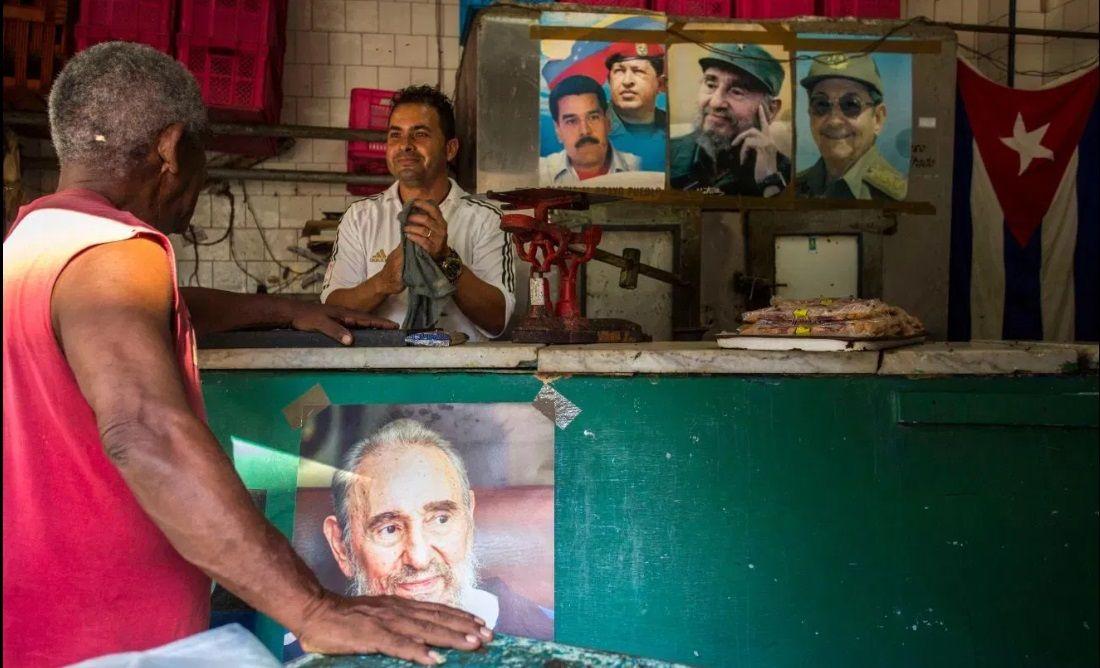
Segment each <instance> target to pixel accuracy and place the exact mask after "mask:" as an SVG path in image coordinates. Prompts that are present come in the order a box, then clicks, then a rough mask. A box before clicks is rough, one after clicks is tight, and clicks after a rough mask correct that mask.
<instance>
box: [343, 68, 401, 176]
mask: <svg viewBox="0 0 1100 668" xmlns="http://www.w3.org/2000/svg"><path fill="white" fill-rule="evenodd" d="M393 93H394V91H392V90H379V89H377V88H352V89H351V106H350V110H349V112H348V127H349V128H352V129H354V130H378V131H385V130H386V129H387V128H388V127H389V121H390V110H391V109H392V108H393ZM348 173H349V174H374V175H385V174H389V168H388V167H387V166H386V142H385V141H349V142H348ZM385 189H386V186H374V185H353V184H350V183H349V184H348V192H349V193H351V194H352V195H373V194H375V193H378V192H382V191H383V190H385Z"/></svg>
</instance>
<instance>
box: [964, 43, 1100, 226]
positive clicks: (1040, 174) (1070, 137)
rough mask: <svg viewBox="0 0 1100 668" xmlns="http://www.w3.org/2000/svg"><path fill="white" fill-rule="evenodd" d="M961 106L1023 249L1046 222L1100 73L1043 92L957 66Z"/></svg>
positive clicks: (1078, 137) (995, 190)
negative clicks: (997, 81) (1005, 83)
mask: <svg viewBox="0 0 1100 668" xmlns="http://www.w3.org/2000/svg"><path fill="white" fill-rule="evenodd" d="M958 80H959V92H960V95H961V97H962V103H963V104H962V106H963V109H960V110H959V112H958V113H965V114H966V115H967V118H968V119H969V120H970V127H971V129H972V130H973V132H974V142H975V144H976V145H977V149H978V154H979V155H980V158H981V160H982V163H983V164H984V165H985V168H986V171H987V172H988V173H989V180H990V182H991V183H992V184H993V190H994V192H996V193H997V200H998V201H999V202H1000V204H1001V210H1002V211H1004V216H1005V225H1007V226H1008V229H1009V230H1010V231H1011V232H1012V236H1013V237H1014V238H1015V239H1016V242H1017V243H1019V244H1020V246H1021V247H1024V246H1026V245H1027V244H1028V242H1029V241H1030V240H1031V236H1032V235H1033V234H1034V233H1035V230H1037V229H1038V228H1039V225H1040V224H1041V223H1042V222H1043V216H1044V215H1046V212H1047V210H1048V209H1049V208H1050V204H1051V201H1052V200H1053V199H1054V193H1055V192H1056V191H1057V190H1058V184H1059V183H1060V182H1061V181H1062V177H1063V175H1064V174H1065V172H1066V165H1067V164H1069V160H1070V158H1071V157H1072V156H1073V152H1074V151H1075V150H1077V144H1078V143H1079V142H1080V141H1081V135H1082V133H1084V131H1085V124H1086V123H1087V121H1088V118H1089V112H1090V110H1091V109H1092V105H1093V103H1094V101H1095V99H1096V92H1097V83H1098V81H1100V78H1098V71H1097V70H1096V69H1092V70H1090V71H1088V72H1086V73H1085V74H1084V75H1082V76H1079V77H1077V78H1075V79H1073V80H1071V81H1067V82H1065V83H1062V84H1059V85H1058V86H1053V87H1051V88H1042V89H1038V90H1018V89H1015V88H1008V87H1005V86H1002V85H1000V84H998V83H996V82H993V81H990V80H989V79H987V78H986V77H984V76H983V75H982V74H980V73H979V72H978V71H977V70H975V69H974V68H973V67H971V66H970V65H969V64H967V63H966V62H964V61H962V60H960V61H959V66H958Z"/></svg>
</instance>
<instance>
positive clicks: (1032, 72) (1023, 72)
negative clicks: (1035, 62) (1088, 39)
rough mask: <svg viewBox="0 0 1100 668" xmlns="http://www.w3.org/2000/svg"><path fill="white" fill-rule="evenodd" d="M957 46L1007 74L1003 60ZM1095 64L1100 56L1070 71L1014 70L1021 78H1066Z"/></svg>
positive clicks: (1083, 62) (1089, 59) (970, 47)
mask: <svg viewBox="0 0 1100 668" xmlns="http://www.w3.org/2000/svg"><path fill="white" fill-rule="evenodd" d="M958 46H959V48H960V49H962V50H963V51H966V52H967V53H968V54H970V55H972V56H976V57H977V58H980V59H982V60H985V61H987V62H988V63H989V64H990V65H993V67H995V68H997V70H998V71H1000V72H1005V73H1007V72H1008V63H1006V62H1004V61H1003V60H1000V59H998V58H995V57H993V56H991V55H990V54H988V53H982V52H981V51H979V50H978V49H975V48H974V47H972V46H967V45H966V44H963V43H961V42H960V43H959V45H958ZM1097 62H1100V56H1093V57H1091V58H1088V59H1086V60H1083V61H1081V63H1079V64H1078V65H1077V66H1075V67H1073V68H1071V69H1062V70H1016V74H1020V75H1023V76H1039V77H1064V76H1067V75H1069V74H1073V73H1074V72H1080V71H1081V70H1086V69H1088V68H1090V67H1094V66H1095V65H1096V64H1097Z"/></svg>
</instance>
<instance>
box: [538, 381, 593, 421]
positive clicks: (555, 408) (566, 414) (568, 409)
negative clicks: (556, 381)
mask: <svg viewBox="0 0 1100 668" xmlns="http://www.w3.org/2000/svg"><path fill="white" fill-rule="evenodd" d="M531 405H533V406H534V407H535V410H537V411H538V412H540V413H542V414H543V415H545V416H546V417H548V418H550V419H551V420H553V421H554V424H556V425H557V426H558V429H565V428H566V427H568V426H569V423H571V422H572V421H573V420H575V419H577V416H578V415H580V414H581V409H580V407H578V406H577V404H575V403H573V402H572V401H569V399H567V398H566V397H565V395H564V394H562V393H561V392H558V391H557V390H555V389H554V386H552V385H550V384H549V383H545V384H543V386H542V389H540V390H539V393H538V394H537V395H535V400H534V401H533V402H531Z"/></svg>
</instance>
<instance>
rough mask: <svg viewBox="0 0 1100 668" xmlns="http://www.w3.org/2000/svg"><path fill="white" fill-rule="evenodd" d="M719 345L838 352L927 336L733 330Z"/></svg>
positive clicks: (893, 345)
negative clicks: (838, 335) (774, 333)
mask: <svg viewBox="0 0 1100 668" xmlns="http://www.w3.org/2000/svg"><path fill="white" fill-rule="evenodd" d="M717 339H718V347H719V348H731V349H735V350H808V351H822V352H835V351H842V350H886V349H887V348H898V347H901V346H909V345H912V344H914V343H920V342H922V341H924V339H925V336H924V335H923V334H921V335H920V336H910V337H908V338H903V339H838V338H823V337H810V336H741V335H740V334H736V333H734V332H719V333H718V336H717Z"/></svg>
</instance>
